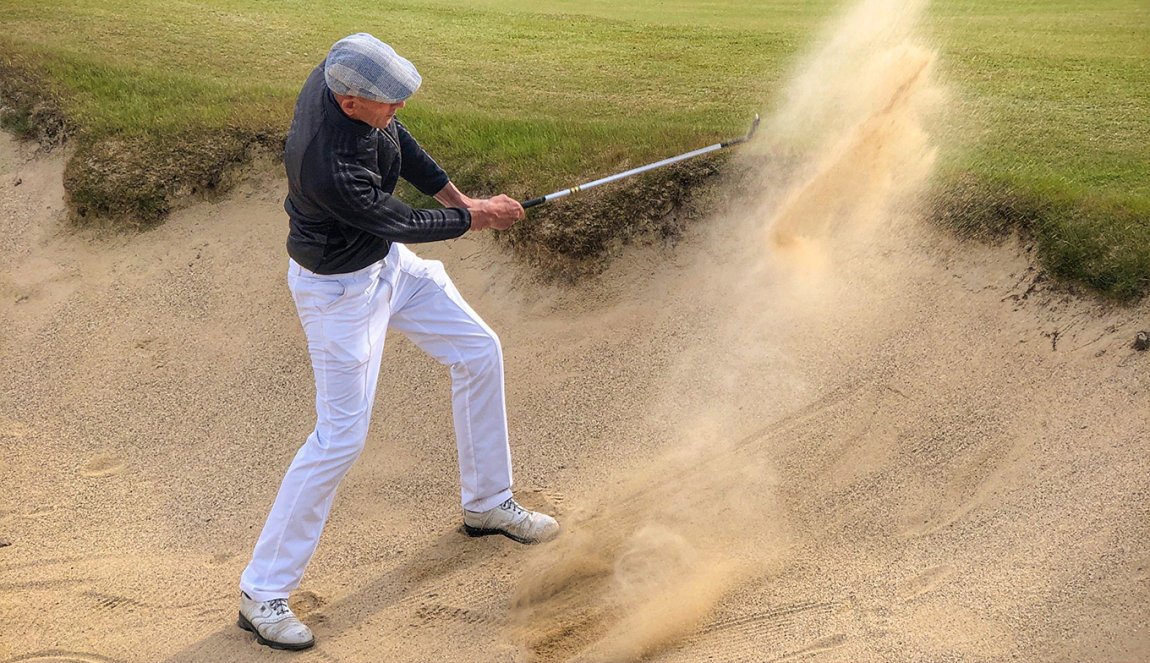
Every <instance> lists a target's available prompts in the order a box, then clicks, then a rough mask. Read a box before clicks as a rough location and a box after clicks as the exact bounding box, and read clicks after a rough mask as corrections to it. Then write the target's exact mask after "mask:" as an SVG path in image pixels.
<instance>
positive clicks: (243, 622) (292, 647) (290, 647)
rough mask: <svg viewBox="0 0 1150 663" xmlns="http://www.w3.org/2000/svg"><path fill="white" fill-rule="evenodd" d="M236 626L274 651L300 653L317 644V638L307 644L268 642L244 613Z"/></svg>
mask: <svg viewBox="0 0 1150 663" xmlns="http://www.w3.org/2000/svg"><path fill="white" fill-rule="evenodd" d="M236 626H239V627H240V628H242V629H243V630H245V631H250V632H252V633H254V634H255V636H256V642H258V643H260V644H261V645H266V646H268V647H271V648H272V649H283V650H286V651H300V650H301V649H310V648H311V646H312V645H314V644H315V638H312V639H311V640H308V641H307V642H301V643H299V644H292V643H290V642H276V641H274V640H268V639H267V638H265V637H264V636H262V635H260V632H259V631H257V630H256V627H255V626H252V623H251V622H249V621H248V618H247V617H244V613H242V612H241V613H239V619H237V620H236Z"/></svg>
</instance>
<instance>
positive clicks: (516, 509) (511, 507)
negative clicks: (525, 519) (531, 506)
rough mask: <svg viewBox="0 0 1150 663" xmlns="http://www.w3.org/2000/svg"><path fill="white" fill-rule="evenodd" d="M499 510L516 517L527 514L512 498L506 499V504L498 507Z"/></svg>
mask: <svg viewBox="0 0 1150 663" xmlns="http://www.w3.org/2000/svg"><path fill="white" fill-rule="evenodd" d="M499 508H500V509H503V510H504V511H510V512H512V513H514V514H515V515H517V516H518V515H526V513H527V511H526V510H525V509H524V508H523V507H521V506H519V503H518V502H516V501H515V498H514V497H508V498H507V501H506V502H504V503H503V504H500V505H499Z"/></svg>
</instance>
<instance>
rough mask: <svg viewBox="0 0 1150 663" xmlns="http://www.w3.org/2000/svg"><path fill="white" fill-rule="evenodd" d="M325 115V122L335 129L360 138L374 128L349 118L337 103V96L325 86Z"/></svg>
mask: <svg viewBox="0 0 1150 663" xmlns="http://www.w3.org/2000/svg"><path fill="white" fill-rule="evenodd" d="M323 115H324V121H325V122H326V123H327V124H328V126H331V127H333V128H335V129H339V130H340V131H346V132H348V133H351V134H354V135H356V136H359V137H363V136H366V135H368V134H369V133H371V132H372V130H373V129H374V127H372V126H371V125H370V124H368V123H366V122H360V121H359V120H353V119H351V118H350V117H348V116H347V115H346V114H345V113H344V112H343V109H342V108H340V107H339V102H338V101H336V99H335V95H334V94H332V91H331V90H330V89H329V88H328V87H327V85H324V86H323Z"/></svg>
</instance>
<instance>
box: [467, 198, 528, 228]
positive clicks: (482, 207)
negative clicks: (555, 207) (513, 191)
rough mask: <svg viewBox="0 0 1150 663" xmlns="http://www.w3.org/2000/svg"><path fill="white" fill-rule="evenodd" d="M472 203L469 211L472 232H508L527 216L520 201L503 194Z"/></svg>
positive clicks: (472, 200)
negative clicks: (489, 230)
mask: <svg viewBox="0 0 1150 663" xmlns="http://www.w3.org/2000/svg"><path fill="white" fill-rule="evenodd" d="M471 203H472V204H471V205H468V206H467V209H468V210H469V211H470V212H471V229H472V230H486V229H487V228H495V229H496V230H507V229H508V228H510V227H511V226H513V225H515V222H516V221H518V220H520V219H522V218H523V217H524V216H525V215H526V213H525V212H524V211H523V206H522V205H520V204H519V201H518V200H515V199H514V198H510V197H508V196H504V195H502V194H501V195H498V196H495V197H494V198H481V199H474V198H473V199H471Z"/></svg>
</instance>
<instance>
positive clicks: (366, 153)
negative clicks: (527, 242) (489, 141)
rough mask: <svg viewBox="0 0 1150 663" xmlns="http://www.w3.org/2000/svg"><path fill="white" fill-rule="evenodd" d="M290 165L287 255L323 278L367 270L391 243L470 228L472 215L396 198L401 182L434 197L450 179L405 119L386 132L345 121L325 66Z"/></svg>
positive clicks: (312, 82) (300, 113) (300, 121)
mask: <svg viewBox="0 0 1150 663" xmlns="http://www.w3.org/2000/svg"><path fill="white" fill-rule="evenodd" d="M284 165H285V166H286V168H287V176H288V195H287V200H285V201H284V209H285V210H287V213H288V216H289V217H290V218H291V230H290V231H289V233H288V241H287V250H288V255H290V256H291V257H292V258H293V259H294V260H295V261H296V262H298V263H299V264H300V265H303V266H304V267H306V268H307V269H309V270H311V271H313V272H316V273H319V274H343V273H347V272H354V271H356V270H358V269H362V268H364V267H366V266H368V265H370V264H371V263H373V262H376V261H377V260H380V259H381V258H383V257H384V256H386V255H387V252H388V249H390V248H391V243H392V242H404V243H408V242H410V243H416V242H434V241H437V240H442V239H451V238H453V237H459V236H460V235H462V234H463V233H465V232H467V230H468V229H469V228H470V227H471V214H470V213H469V212H468V211H467V210H466V209H461V208H447V209H413V208H412V207H410V206H409V205H407V204H406V203H404V202H403V201H402V200H400V199H398V198H396V197H395V196H393V195H391V194H392V192H393V191H394V190H395V185H396V183H397V182H398V181H399V178H400V177H403V179H405V180H407V181H408V182H411V183H412V184H413V185H415V188H417V189H419V190H420V191H422V192H423V193H425V194H427V195H429V196H430V195H434V194H436V193H439V191H440V190H441V189H442V188H443V187H444V186H445V185H446V184H447V183H448V181H449V178H448V177H447V173H445V172H444V171H443V169H442V168H440V167H439V164H437V163H435V160H433V159H432V158H431V157H430V156H429V155H428V154H427V152H425V151H424V150H423V148H422V147H420V146H419V143H417V142H416V141H415V139H414V138H412V137H411V134H409V133H408V132H407V129H405V128H404V127H403V125H402V124H400V122H399V120H397V119H392V121H391V124H389V125H388V126H387V129H385V130H382V131H381V130H379V129H376V128H374V127H371V126H369V125H367V124H365V123H363V122H359V121H358V120H352V119H351V118H349V117H347V116H346V115H344V113H343V111H342V110H341V109H340V107H339V104H338V103H337V102H336V99H335V96H334V95H333V94H332V93H331V91H330V90H328V87H327V83H325V82H324V78H323V65H320V66H319V67H316V69H315V70H314V71H312V73H311V75H310V76H308V79H307V82H306V83H304V86H303V90H301V91H300V94H299V99H298V100H297V101H296V106H295V116H294V117H293V118H292V124H291V129H290V130H289V132H288V137H287V143H286V145H285V149H284Z"/></svg>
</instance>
